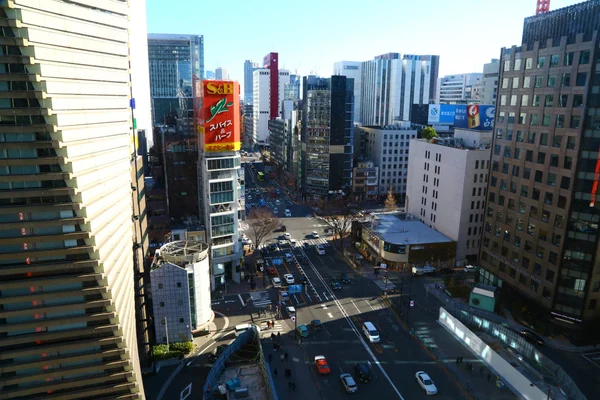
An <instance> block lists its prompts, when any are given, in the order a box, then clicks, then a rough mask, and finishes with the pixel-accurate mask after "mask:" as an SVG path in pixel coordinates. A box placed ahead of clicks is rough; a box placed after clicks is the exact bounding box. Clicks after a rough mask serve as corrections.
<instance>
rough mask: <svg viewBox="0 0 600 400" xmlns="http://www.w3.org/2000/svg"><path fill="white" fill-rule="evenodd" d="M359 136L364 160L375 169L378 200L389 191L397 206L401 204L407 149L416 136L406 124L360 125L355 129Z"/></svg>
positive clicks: (405, 174)
mask: <svg viewBox="0 0 600 400" xmlns="http://www.w3.org/2000/svg"><path fill="white" fill-rule="evenodd" d="M356 129H357V130H358V134H359V135H360V136H361V137H362V141H363V148H364V154H362V155H361V156H362V157H363V159H365V160H370V161H373V162H374V163H375V165H376V166H378V167H379V193H378V195H379V197H380V198H381V199H383V197H384V196H385V195H386V194H387V193H388V191H389V190H390V189H391V190H392V193H394V194H395V195H396V200H397V201H398V203H399V204H403V203H404V196H405V194H406V181H407V174H408V147H409V144H410V139H415V138H416V137H417V131H416V129H411V126H410V124H407V123H405V124H402V125H391V126H386V127H376V126H375V127H374V126H361V127H358V128H356Z"/></svg>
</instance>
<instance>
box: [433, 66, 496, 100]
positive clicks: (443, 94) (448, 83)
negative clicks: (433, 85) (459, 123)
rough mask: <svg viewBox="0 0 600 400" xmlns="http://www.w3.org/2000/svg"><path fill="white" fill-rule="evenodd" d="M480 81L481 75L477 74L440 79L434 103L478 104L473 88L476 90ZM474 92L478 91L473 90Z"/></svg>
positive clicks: (449, 76)
mask: <svg viewBox="0 0 600 400" xmlns="http://www.w3.org/2000/svg"><path fill="white" fill-rule="evenodd" d="M482 79H483V74H482V73H479V72H473V73H470V74H456V75H446V76H444V77H442V78H440V80H439V83H438V87H437V94H436V103H440V104H466V103H472V102H475V103H478V102H479V99H478V98H476V96H474V95H473V92H474V90H473V88H474V87H475V88H477V87H478V84H480V83H481V80H482ZM475 92H478V91H477V90H475ZM485 104H488V103H485Z"/></svg>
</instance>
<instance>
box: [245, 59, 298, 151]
mask: <svg viewBox="0 0 600 400" xmlns="http://www.w3.org/2000/svg"><path fill="white" fill-rule="evenodd" d="M277 75H278V78H277V86H275V88H276V90H274V91H272V88H273V86H272V85H273V79H272V78H271V70H270V69H268V68H259V69H257V70H255V71H254V77H253V80H252V81H253V84H254V101H253V104H252V114H253V115H252V125H253V126H252V138H253V142H254V144H257V145H259V146H268V145H269V120H271V119H275V118H277V117H278V116H281V111H282V101H283V99H284V96H285V94H284V93H285V88H286V86H287V85H289V84H290V73H289V71H285V70H280V71H279V70H278V71H277ZM272 107H276V114H275V115H276V116H275V117H271V112H272Z"/></svg>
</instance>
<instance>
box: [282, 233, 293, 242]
mask: <svg viewBox="0 0 600 400" xmlns="http://www.w3.org/2000/svg"><path fill="white" fill-rule="evenodd" d="M283 238H284V239H287V240H290V239H291V238H292V235H291V234H290V233H289V232H286V233H284V234H283Z"/></svg>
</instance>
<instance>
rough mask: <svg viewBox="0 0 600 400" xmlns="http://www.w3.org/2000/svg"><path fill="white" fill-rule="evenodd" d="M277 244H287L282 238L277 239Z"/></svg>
mask: <svg viewBox="0 0 600 400" xmlns="http://www.w3.org/2000/svg"><path fill="white" fill-rule="evenodd" d="M277 244H278V245H279V246H280V247H281V246H285V245H286V244H287V242H286V241H285V240H283V239H282V240H280V241H278V242H277Z"/></svg>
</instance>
